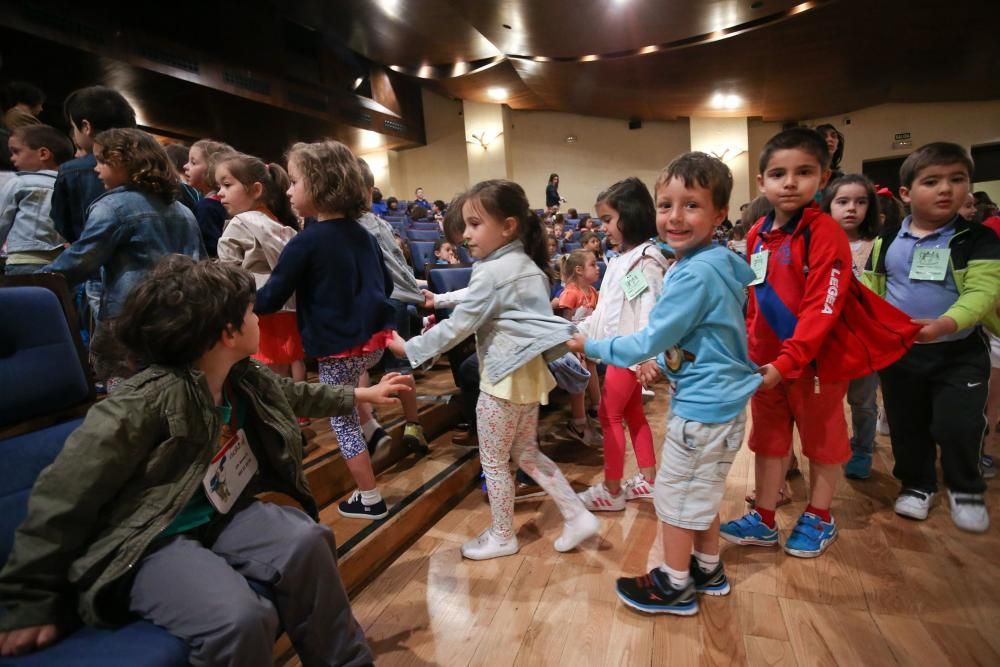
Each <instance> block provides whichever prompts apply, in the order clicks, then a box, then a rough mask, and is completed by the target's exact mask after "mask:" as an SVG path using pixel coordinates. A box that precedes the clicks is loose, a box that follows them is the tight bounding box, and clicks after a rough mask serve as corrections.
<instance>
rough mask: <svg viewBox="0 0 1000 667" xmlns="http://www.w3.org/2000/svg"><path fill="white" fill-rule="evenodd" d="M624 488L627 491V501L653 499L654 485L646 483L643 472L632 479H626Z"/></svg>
mask: <svg viewBox="0 0 1000 667" xmlns="http://www.w3.org/2000/svg"><path fill="white" fill-rule="evenodd" d="M622 488H623V489H624V491H625V500H638V499H639V498H652V497H653V485H652V484H650V483H649V482H647V481H646V478H645V477H643V474H642V473H641V472H638V473H636V474H635V477H632V478H631V479H626V480H625V482H624V483H623V484H622Z"/></svg>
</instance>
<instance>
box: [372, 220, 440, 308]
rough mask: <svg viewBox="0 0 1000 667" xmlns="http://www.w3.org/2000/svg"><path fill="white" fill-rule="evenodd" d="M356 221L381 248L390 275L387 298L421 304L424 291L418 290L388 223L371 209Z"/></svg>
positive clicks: (411, 270)
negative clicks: (390, 288)
mask: <svg viewBox="0 0 1000 667" xmlns="http://www.w3.org/2000/svg"><path fill="white" fill-rule="evenodd" d="M358 222H359V223H360V224H361V226H362V227H364V228H365V229H366V230H367V231H368V233H369V234H371V235H372V236H374V237H375V240H376V241H378V246H379V248H381V249H382V258H383V259H384V260H385V268H387V269H389V275H390V276H391V277H392V295H391V296H390V297H389V298H391V299H396V300H397V301H402V302H403V303H413V304H417V305H420V304H423V302H424V293H423V292H421V291H420V287H419V286H418V285H417V279H416V278H415V277H414V275H413V269H411V268H410V265H409V264H407V263H406V257H404V256H403V251H402V250H400V249H399V244H398V243H396V236H395V234H393V233H392V227H391V226H390V225H389V223H388V222H386V221H385V220H383V219H382V218H380V217H378V216H377V215H375V214H374V213H372V212H371V211H366V212H365V214H364V215H362V216H361V217H360V218H358Z"/></svg>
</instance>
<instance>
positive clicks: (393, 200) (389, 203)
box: [385, 196, 399, 208]
mask: <svg viewBox="0 0 1000 667" xmlns="http://www.w3.org/2000/svg"><path fill="white" fill-rule="evenodd" d="M393 204H397V205H398V204H399V200H398V199H396V198H395V197H393V196H390V197H389V198H388V199H386V200H385V205H386V206H387V207H389V208H392V205H393Z"/></svg>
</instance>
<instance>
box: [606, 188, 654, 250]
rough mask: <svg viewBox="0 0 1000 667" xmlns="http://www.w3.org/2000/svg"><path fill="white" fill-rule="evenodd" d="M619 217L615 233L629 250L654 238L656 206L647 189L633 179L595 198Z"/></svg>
mask: <svg viewBox="0 0 1000 667" xmlns="http://www.w3.org/2000/svg"><path fill="white" fill-rule="evenodd" d="M598 202H604V203H605V204H607V205H608V206H610V207H611V208H613V209H614V210H615V211H616V212H617V213H618V230H619V231H620V232H621V233H622V238H623V239H624V240H625V243H627V244H628V245H629V246H632V247H634V246H637V245H639V244H640V243H642V242H643V241H648V240H649V239H651V238H653V237H654V236H656V206H655V205H654V204H653V197H652V195H650V194H649V188H647V187H646V184H645V183H643V182H642V181H640V180H639V179H638V178H636V177H635V176H630V177H628V178H626V179H625V180H623V181H618V182H617V183H615V184H614V185H612V186H611V187H610V188H608V189H607V190H605V191H604V192H602V193H601V194H600V195H598Z"/></svg>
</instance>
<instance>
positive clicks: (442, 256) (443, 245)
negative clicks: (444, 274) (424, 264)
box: [434, 238, 458, 266]
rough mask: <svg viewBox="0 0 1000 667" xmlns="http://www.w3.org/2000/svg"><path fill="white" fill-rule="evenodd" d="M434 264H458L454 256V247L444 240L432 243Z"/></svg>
mask: <svg viewBox="0 0 1000 667" xmlns="http://www.w3.org/2000/svg"><path fill="white" fill-rule="evenodd" d="M434 263H435V264H437V265H444V266H448V265H450V264H458V257H456V256H455V246H453V245H452V244H451V243H449V242H448V239H446V238H440V239H438V240H437V241H435V242H434Z"/></svg>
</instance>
